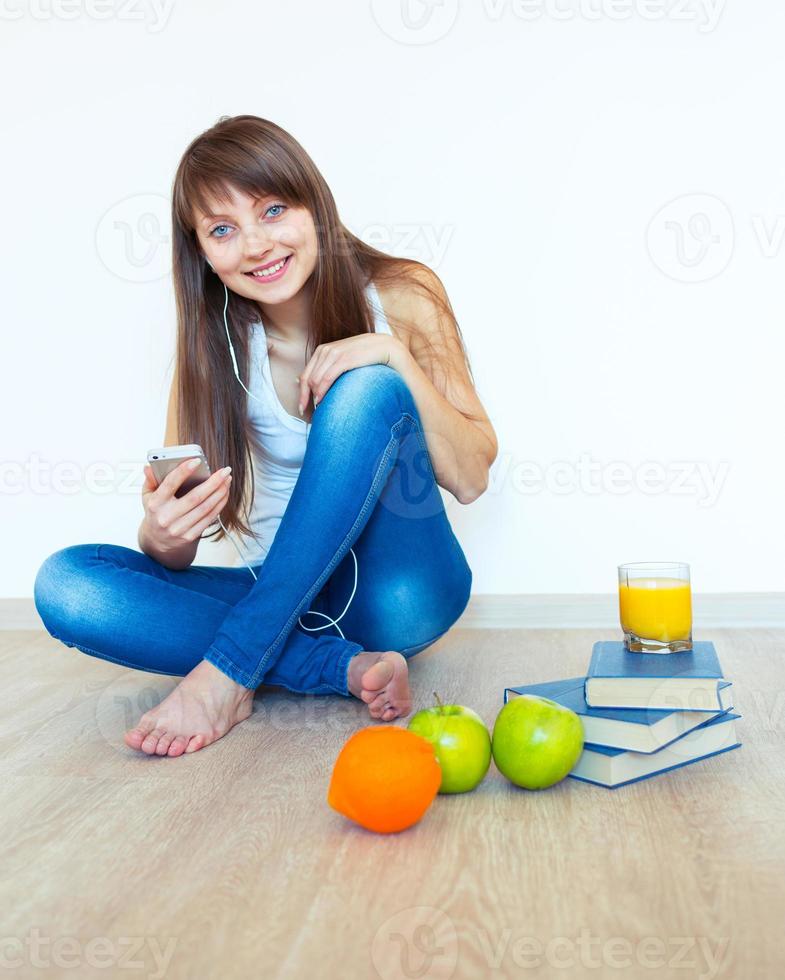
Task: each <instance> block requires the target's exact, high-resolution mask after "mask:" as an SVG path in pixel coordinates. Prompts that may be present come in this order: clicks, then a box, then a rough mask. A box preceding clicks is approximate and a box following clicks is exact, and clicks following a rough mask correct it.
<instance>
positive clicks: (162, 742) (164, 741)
mask: <svg viewBox="0 0 785 980" xmlns="http://www.w3.org/2000/svg"><path fill="white" fill-rule="evenodd" d="M174 740H175V735H174V732H164V734H163V735H162V736H161V737H160V738H159V739H158V745H156V747H155V754H156V755H166V753H167V752H168V751H169V746H170V745H171V744H172V742H173V741H174Z"/></svg>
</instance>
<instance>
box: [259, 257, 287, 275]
mask: <svg viewBox="0 0 785 980" xmlns="http://www.w3.org/2000/svg"><path fill="white" fill-rule="evenodd" d="M287 257H288V256H287ZM285 262H286V259H282V260H281V261H280V262H279V263H278V265H272V266H270V268H269V269H263V270H262V271H261V272H252V273H251V275H252V276H256V277H257V279H266V278H267V276H272V275H275V273H276V272H280V271H281V269H283V267H284V264H285Z"/></svg>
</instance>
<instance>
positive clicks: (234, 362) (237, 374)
mask: <svg viewBox="0 0 785 980" xmlns="http://www.w3.org/2000/svg"><path fill="white" fill-rule="evenodd" d="M210 268H212V266H210ZM224 295H225V296H226V301H225V302H224V328H225V329H226V339H227V340H228V341H229V353H230V354H231V357H232V365H233V366H234V373H235V377H236V378H237V380H238V381H239V382H240V384H241V385H243V388H245V390H246V391H247V392H248V394H249V395H250V396H251V398H255V399H256V401H261V399H260V398H257V397H256V395H254V393H253V392H252V391H248V389H247V388H246V387H245V385H244V384H243V382H242V378H241V377H240V372H239V370H238V368H237V358H236V357H235V354H234V347H232V338H231V336H230V335H229V324H228V323H227V320H226V309H227V307H228V306H229V290H228V289H227V287H226V283H224ZM305 442H306V444H307V443H308V427H307V426H306V429H305ZM218 523H219V524H220V525H221V527H222V528H223V529H224V533H225V534H226V536H227V538H229V540H230V541H231V542H232V544H233V545H234V548H235V551H236V552H237V554H238V555H239V556H240V559H241V560H242V562H243V564H244V565H245V567H246V568H247V569H248V571H249V572H250V573H251V575H253V577H254V580H255V579H256V572H255V571H254V570H253V569H252V568H251V566H250V565H249V564H248V562H247V561H246V559H245V556H244V555H243V553H242V551H240V547H239V545H238V544H237V542H236V541H235V539H234V538H233V537H232V535H231V534H230V533H229V532H228V531H227V530H226V528H225V527H224V522H223V521H222V520H221V517H220V515H219V517H218ZM349 553H350V554H351V556H352V558H353V559H354V585H353V586H352V594H351V595H350V596H349V601H348V602H347V603H346V606H345V607H344V610H343V612H342V613H341V615H340V616H338V617H337V618H336V619H331V618H330V617H329V616H327V615H326V614H325V613H321V612H318V611H317V610H316V609H309V610H308V611H307V612H306V613H305V615H306V616H309V615H310V616H321V617H322V618H323V619H326V620H327V622H326V623H325V624H324V625H323V626H306V625H305V624H304V623H303V621H302V617H301V616H298V617H297V622H298V623H299V624H300V626H302V628H303V629H304V630H307V632H309V633H317V632H318V631H319V630H325V629H327V628H328V627H329V626H334V627H335V628H336V629H337V630H338V632H339V633H340V635H341V637H342V639H344V640H345V639H346V637H345V636H344V635H343V632H342V630H341V627H340V626H339V625H338V620H339V619H343V617H344V616H345V615H346V613H347V611H348V609H349V606H350V605H351V604H352V599H353V598H354V594H355V592H356V591H357V577H358V564H357V555H356V554H355V553H354V549H353V548H349Z"/></svg>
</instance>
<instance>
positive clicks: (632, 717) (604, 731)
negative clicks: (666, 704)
mask: <svg viewBox="0 0 785 980" xmlns="http://www.w3.org/2000/svg"><path fill="white" fill-rule="evenodd" d="M585 680H586V678H585V677H571V678H569V680H564V681H549V682H548V683H546V684H526V685H524V686H523V687H507V688H505V689H504V703H505V704H506V703H507V701H508V700H509V699H510V698H511V697H516V696H518V695H520V694H534V695H537V696H539V697H543V698H550V699H551V701H557V702H558V703H559V704H561V705H564V707H565V708H569V709H570V710H571V711H574V712H575V714H576V715H579V716H580V719H581V722H582V723H583V732H584V737H585V740H586V741H587V742H591V743H592V744H594V745H606V746H610V747H611V748H618V749H632V750H633V751H634V752H644V753H647V752H657V751H658V750H659V749H661V748H662V747H663V746H665V745H668V744H669V743H671V742H674V741H675V740H676V739H677V738H681V737H682V736H683V735H686V733H687V732H689V731H692V730H693V729H694V728H697V727H698V726H699V725H702V724H704V722H706V721H709V720H711V719H712V718H714V717H716V715H717V714H719V713H721V712H718V711H716V710H715V711H672V710H671V711H659V710H647V709H643V708H592V707H590V706H589V705H588V704H587V703H586V698H585V696H584V682H585ZM720 698H721V700H722V705H723V707H722V711H728V710H729V709H730V708H731V707H732V706H733V694H732V691H731V682H730V681H722V682H721V683H720Z"/></svg>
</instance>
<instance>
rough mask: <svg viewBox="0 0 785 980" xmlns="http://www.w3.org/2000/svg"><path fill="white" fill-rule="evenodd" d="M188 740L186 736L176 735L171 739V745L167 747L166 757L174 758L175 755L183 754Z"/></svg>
mask: <svg viewBox="0 0 785 980" xmlns="http://www.w3.org/2000/svg"><path fill="white" fill-rule="evenodd" d="M189 741H190V739H189V738H188V736H187V735H176V736H175V737H174V738H173V739H172V744H171V745H170V746H169V751H168V752H167V755H169V756H170V757H171V758H174V757H175V756H176V755H182V754H183V752H185V747H186V745H188V742H189Z"/></svg>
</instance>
